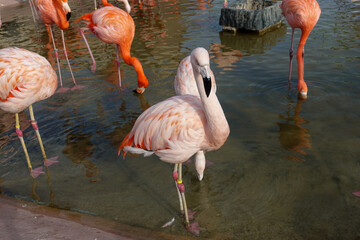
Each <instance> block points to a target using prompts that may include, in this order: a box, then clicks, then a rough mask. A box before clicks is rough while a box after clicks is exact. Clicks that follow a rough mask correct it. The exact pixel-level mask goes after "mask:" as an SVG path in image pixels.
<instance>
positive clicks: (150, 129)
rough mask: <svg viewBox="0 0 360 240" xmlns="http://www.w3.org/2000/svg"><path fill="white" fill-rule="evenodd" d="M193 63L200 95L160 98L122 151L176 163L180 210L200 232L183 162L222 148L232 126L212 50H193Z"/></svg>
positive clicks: (148, 110) (129, 136) (190, 226)
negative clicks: (212, 67) (217, 84)
mask: <svg viewBox="0 0 360 240" xmlns="http://www.w3.org/2000/svg"><path fill="white" fill-rule="evenodd" d="M190 58H191V65H192V69H193V74H194V78H195V81H196V88H197V89H198V95H199V96H200V97H198V96H194V95H180V96H174V97H171V98H168V99H167V100H164V101H162V102H159V103H157V104H155V105H153V106H152V107H150V108H148V109H147V110H146V111H144V112H143V113H142V114H141V115H140V116H139V118H138V119H137V120H136V122H135V125H134V127H133V129H132V130H131V131H130V133H129V134H128V135H127V136H126V137H125V138H124V140H123V141H122V143H121V145H120V147H119V154H120V152H121V150H123V157H125V154H126V153H127V152H130V153H135V154H144V156H150V155H151V154H153V153H155V154H156V155H157V156H159V157H160V160H162V161H165V162H168V163H174V164H175V168H174V172H173V177H174V180H175V181H176V182H177V189H178V192H180V194H179V195H180V196H181V198H180V210H181V212H183V213H184V214H185V221H186V227H187V229H188V230H189V231H190V232H192V233H194V234H196V235H198V234H199V225H198V224H197V222H194V223H192V224H190V223H189V216H188V211H187V205H186V200H185V187H184V185H183V183H182V171H181V169H182V163H184V162H185V161H187V160H188V159H189V158H190V157H191V156H192V155H194V154H196V153H197V152H199V151H212V150H216V149H219V148H220V147H221V146H222V145H223V144H224V143H225V141H226V139H227V137H228V136H229V133H230V129H229V125H228V122H227V120H226V118H225V114H224V112H223V110H222V108H221V105H220V103H219V100H218V98H217V97H216V94H215V92H214V89H212V85H214V84H215V82H214V79H213V78H211V70H210V60H209V54H208V52H207V51H206V50H205V49H204V48H196V49H194V50H193V51H192V53H191V57H190Z"/></svg>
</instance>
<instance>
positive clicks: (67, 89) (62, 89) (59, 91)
mask: <svg viewBox="0 0 360 240" xmlns="http://www.w3.org/2000/svg"><path fill="white" fill-rule="evenodd" d="M69 90H70V88H68V87H61V88H59V89H58V90H56V93H65V92H67V91H69Z"/></svg>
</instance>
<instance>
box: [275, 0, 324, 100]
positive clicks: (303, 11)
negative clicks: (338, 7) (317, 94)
mask: <svg viewBox="0 0 360 240" xmlns="http://www.w3.org/2000/svg"><path fill="white" fill-rule="evenodd" d="M280 7H281V10H282V13H283V15H284V17H285V18H286V21H287V22H288V23H289V25H290V26H291V28H292V34H291V46H290V51H289V55H290V66H289V83H290V80H291V65H292V57H293V40H294V31H295V28H300V30H301V37H300V42H299V45H298V48H297V53H296V59H297V62H298V91H299V97H301V98H304V99H306V98H307V92H308V88H307V86H306V83H305V81H304V47H305V43H306V40H307V38H308V37H309V34H310V32H311V30H312V29H313V28H314V26H315V25H316V23H317V21H318V20H319V17H320V14H321V9H320V7H319V4H318V3H317V1H316V0H283V1H282V3H281V5H280Z"/></svg>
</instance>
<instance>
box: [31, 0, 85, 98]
mask: <svg viewBox="0 0 360 240" xmlns="http://www.w3.org/2000/svg"><path fill="white" fill-rule="evenodd" d="M34 6H35V9H36V11H37V12H38V14H39V17H40V19H41V20H42V21H43V22H44V23H45V25H46V29H47V31H48V33H49V35H50V36H49V37H51V40H52V42H53V45H54V52H55V56H56V61H57V65H58V69H59V79H60V85H61V89H59V90H58V91H59V92H65V91H67V90H68V88H64V87H63V83H62V77H61V70H60V63H59V56H58V49H57V48H56V45H55V40H54V34H53V31H52V29H51V26H52V25H54V24H56V25H57V26H58V27H59V28H60V30H61V38H62V43H63V47H64V55H65V58H66V61H67V64H68V66H69V69H70V73H71V77H72V80H73V82H74V84H75V86H74V87H73V88H72V89H71V90H75V89H81V88H83V86H80V85H76V81H75V78H74V74H73V72H72V69H71V65H70V62H69V58H68V55H67V51H66V46H65V40H64V31H63V30H66V29H68V28H69V19H70V16H71V9H70V7H69V4H68V2H67V0H35V1H34ZM51 40H50V41H51Z"/></svg>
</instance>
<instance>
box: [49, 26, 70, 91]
mask: <svg viewBox="0 0 360 240" xmlns="http://www.w3.org/2000/svg"><path fill="white" fill-rule="evenodd" d="M49 29H50V35H51V39H52V42H53V45H54V52H55V57H56V62H57V65H58V70H59V79H60V86H61V87H60V89H59V90H57V91H56V92H59V93H63V92H66V91H67V90H69V88H64V87H63V82H62V77H61V70H60V62H59V54H58V49H57V48H56V45H55V39H54V34H53V31H52V29H51V26H50V25H49Z"/></svg>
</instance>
